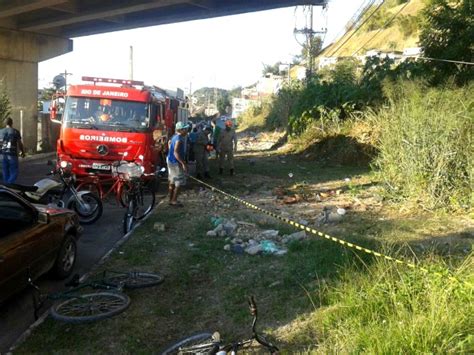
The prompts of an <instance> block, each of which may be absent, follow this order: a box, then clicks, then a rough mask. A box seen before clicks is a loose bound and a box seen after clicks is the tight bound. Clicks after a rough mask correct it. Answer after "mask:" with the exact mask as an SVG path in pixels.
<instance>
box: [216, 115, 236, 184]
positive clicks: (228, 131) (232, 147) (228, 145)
mask: <svg viewBox="0 0 474 355" xmlns="http://www.w3.org/2000/svg"><path fill="white" fill-rule="evenodd" d="M217 146H218V148H219V151H220V155H219V174H222V173H223V172H224V160H225V157H226V156H227V161H228V162H229V167H230V175H234V152H236V151H237V135H236V134H235V130H234V129H233V128H232V121H231V120H227V121H225V129H224V130H222V131H221V133H220V135H219V140H218V143H217Z"/></svg>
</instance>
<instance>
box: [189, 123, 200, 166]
mask: <svg viewBox="0 0 474 355" xmlns="http://www.w3.org/2000/svg"><path fill="white" fill-rule="evenodd" d="M197 136H198V127H194V128H193V130H192V131H191V132H190V133H189V135H188V144H189V149H188V152H187V153H188V161H195V160H196V157H195V152H194V150H195V144H196V139H197Z"/></svg>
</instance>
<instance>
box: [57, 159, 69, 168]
mask: <svg viewBox="0 0 474 355" xmlns="http://www.w3.org/2000/svg"><path fill="white" fill-rule="evenodd" d="M67 165H68V162H67V161H65V160H63V161H61V162H60V163H59V166H60V167H61V168H63V169H66V168H67Z"/></svg>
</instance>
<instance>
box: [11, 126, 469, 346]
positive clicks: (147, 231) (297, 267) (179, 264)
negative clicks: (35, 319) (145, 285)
mask: <svg viewBox="0 0 474 355" xmlns="http://www.w3.org/2000/svg"><path fill="white" fill-rule="evenodd" d="M278 138H279V135H278V134H275V135H261V136H259V137H257V138H255V136H254V135H248V136H247V137H245V138H242V139H241V143H240V146H239V150H240V153H239V154H238V157H237V159H236V172H237V174H236V175H235V176H232V177H231V176H229V175H228V174H227V171H226V172H225V173H226V174H225V175H222V176H219V175H217V167H216V166H215V163H216V162H215V161H211V166H212V169H211V175H212V176H213V178H212V179H211V180H209V181H208V182H209V183H211V184H212V185H214V186H216V187H218V188H219V189H222V190H225V191H226V192H229V193H231V194H233V195H235V196H238V197H239V198H242V199H244V200H246V201H248V202H249V203H251V204H254V205H256V206H259V207H261V208H263V209H266V210H269V211H272V212H274V213H276V214H278V215H280V216H282V217H284V218H288V219H291V220H294V221H297V222H298V223H302V224H305V225H308V226H310V227H312V228H316V229H318V230H321V231H323V232H324V233H327V234H329V235H331V236H335V237H338V238H342V239H345V240H348V241H351V242H353V243H356V244H361V245H363V246H365V247H369V248H373V249H375V250H385V249H384V248H385V247H386V246H387V245H392V246H393V245H395V246H396V248H397V249H398V250H400V249H403V248H405V249H407V250H409V252H410V253H411V252H414V253H418V254H422V253H424V252H427V251H428V250H430V251H432V250H436V251H437V252H439V253H441V254H442V253H452V254H457V255H461V256H462V255H466V254H467V253H470V251H471V248H472V243H473V238H474V232H473V231H474V224H473V223H472V220H470V219H469V217H468V216H464V215H457V216H450V215H435V214H433V213H429V212H426V211H416V210H415V211H414V210H408V209H406V208H405V207H404V206H403V205H398V204H396V203H392V202H390V201H387V200H386V198H385V196H384V194H383V188H382V186H381V185H380V183H379V182H377V181H376V180H374V176H373V174H372V173H371V172H370V170H369V169H368V168H366V167H360V166H358V167H349V166H342V165H340V166H322V165H318V164H316V163H314V162H312V161H308V159H301V158H300V157H298V156H291V155H282V154H280V153H279V152H278V151H272V150H269V148H270V147H269V146H270V144H271V145H273V144H274V143H275V142H276V140H278ZM254 141H259V142H260V143H261V146H258V145H257V146H258V147H259V148H258V149H256V150H255V146H253V149H246V147H247V148H248V147H249V146H251V144H250V143H246V142H254ZM266 141H268V142H269V143H268V142H266ZM163 188H164V187H163ZM180 200H181V201H182V202H183V203H184V207H183V208H170V207H169V206H168V204H167V201H166V200H163V201H161V202H160V204H159V205H158V206H157V208H156V209H155V210H154V211H153V213H152V215H151V216H150V217H149V218H148V219H147V220H146V221H145V222H144V223H143V224H142V225H141V226H139V227H138V228H137V229H136V231H135V232H134V234H133V236H132V237H131V238H130V240H129V241H128V242H127V243H126V244H124V245H123V246H122V247H121V248H119V249H118V250H117V251H116V252H115V253H114V254H113V255H112V257H111V258H110V259H109V260H108V261H107V262H106V264H105V265H103V266H101V267H100V268H99V269H98V270H97V274H99V273H100V271H101V270H103V269H112V270H124V269H127V270H142V271H148V272H157V273H161V274H163V275H165V277H166V281H165V282H164V283H163V284H162V285H161V286H158V287H155V288H150V289H143V290H136V291H132V292H130V293H129V295H130V297H131V298H132V304H131V306H130V308H129V309H128V310H127V311H126V312H124V313H122V314H120V315H118V316H116V317H113V318H111V319H108V320H104V321H101V322H98V323H91V324H87V325H68V324H63V323H59V322H56V321H54V320H52V319H47V320H46V321H45V322H44V323H43V324H42V325H41V326H40V327H38V328H37V329H36V330H35V331H34V332H33V334H32V336H30V337H29V338H28V340H27V341H26V342H25V343H24V344H22V345H21V346H20V347H19V348H18V349H17V350H16V351H15V353H19V354H20V353H43V352H45V353H64V352H68V353H70V352H73V353H78V354H82V353H112V352H113V353H116V354H126V353H157V352H159V350H162V349H163V348H164V347H165V346H166V345H167V344H169V343H171V342H173V341H174V340H177V339H179V338H181V337H183V336H185V335H189V334H193V333H196V332H198V331H203V330H208V331H211V332H213V331H215V330H218V331H219V332H220V333H221V335H222V337H223V338H224V339H226V340H232V339H243V338H245V337H248V336H250V335H251V316H250V315H249V312H248V309H247V305H246V297H247V296H248V295H255V296H256V299H257V303H258V306H259V311H260V312H259V314H260V323H259V324H260V329H262V330H264V331H265V332H266V333H267V334H269V335H270V338H272V339H273V340H275V341H276V343H278V344H279V346H280V347H281V348H282V349H283V352H284V353H293V352H298V351H303V352H304V351H310V350H311V349H313V348H314V347H315V346H316V345H317V339H318V332H319V330H318V329H317V328H316V327H315V328H314V329H313V328H311V327H309V328H310V329H312V330H311V331H309V332H308V326H307V325H305V329H306V330H305V333H304V334H303V335H300V336H297V335H295V334H297V333H298V329H299V328H300V327H301V324H304V323H305V319H306V318H307V316H308V315H309V314H310V313H311V312H313V311H314V310H315V309H316V308H317V306H318V304H319V303H320V302H322V300H321V299H319V298H318V297H320V296H318V295H320V293H319V292H318V290H320V289H321V287H325V285H331V284H334V283H336V282H337V280H338V278H339V270H340V268H343V267H345V266H347V265H353V264H354V263H358V262H359V261H362V262H364V263H366V264H370V263H371V261H372V260H373V258H372V257H371V256H368V255H360V254H358V253H355V252H354V251H353V250H349V249H346V248H343V247H341V246H340V245H339V244H337V243H334V242H331V241H327V240H323V239H321V238H318V237H316V236H311V235H309V234H308V235H306V237H304V238H301V239H299V240H293V241H291V240H290V241H289V242H288V236H290V235H292V234H293V233H295V232H297V231H298V230H296V229H295V228H294V227H292V226H289V225H288V224H285V223H282V222H280V221H278V220H276V219H274V218H271V217H269V216H266V215H265V214H261V213H259V212H257V211H255V210H252V209H249V208H246V206H245V205H242V204H241V203H239V202H236V201H234V200H232V199H230V198H229V197H226V196H224V195H222V194H220V193H219V192H217V191H213V190H211V189H208V188H205V187H204V186H202V185H200V184H199V183H197V182H193V181H190V183H189V186H188V188H187V189H186V190H185V191H184V192H183V193H182V194H181V196H180ZM331 216H332V217H331ZM217 218H221V219H225V220H226V221H231V222H232V223H234V224H235V225H236V226H237V227H236V229H235V230H234V231H233V232H232V233H229V234H222V235H221V236H212V235H209V233H208V232H209V231H211V230H214V229H215V228H216V224H215V222H216V219H217ZM268 230H276V231H278V236H277V237H275V238H274V239H272V241H274V242H275V244H276V245H277V246H278V248H279V249H285V250H286V251H287V252H286V253H284V254H282V255H275V254H271V253H269V254H265V253H263V254H262V253H258V255H250V254H249V253H247V251H246V250H247V248H248V247H250V246H252V245H251V242H250V240H253V241H254V242H256V243H259V242H261V241H262V240H264V239H269V238H266V237H265V238H264V237H262V233H264V232H265V231H268ZM211 234H212V233H211ZM285 237H286V238H287V243H283V240H284V239H285ZM270 239H271V238H270ZM290 239H291V238H290ZM236 245H239V246H241V247H239V248H237V247H236ZM402 254H403V253H402Z"/></svg>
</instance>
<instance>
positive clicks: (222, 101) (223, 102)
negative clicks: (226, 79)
mask: <svg viewBox="0 0 474 355" xmlns="http://www.w3.org/2000/svg"><path fill="white" fill-rule="evenodd" d="M228 106H231V103H230V99H229V94H228V93H227V91H226V92H223V93H222V94H221V96H220V97H219V98H218V99H217V111H219V113H220V114H221V115H224V114H226V108H227V107H228Z"/></svg>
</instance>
